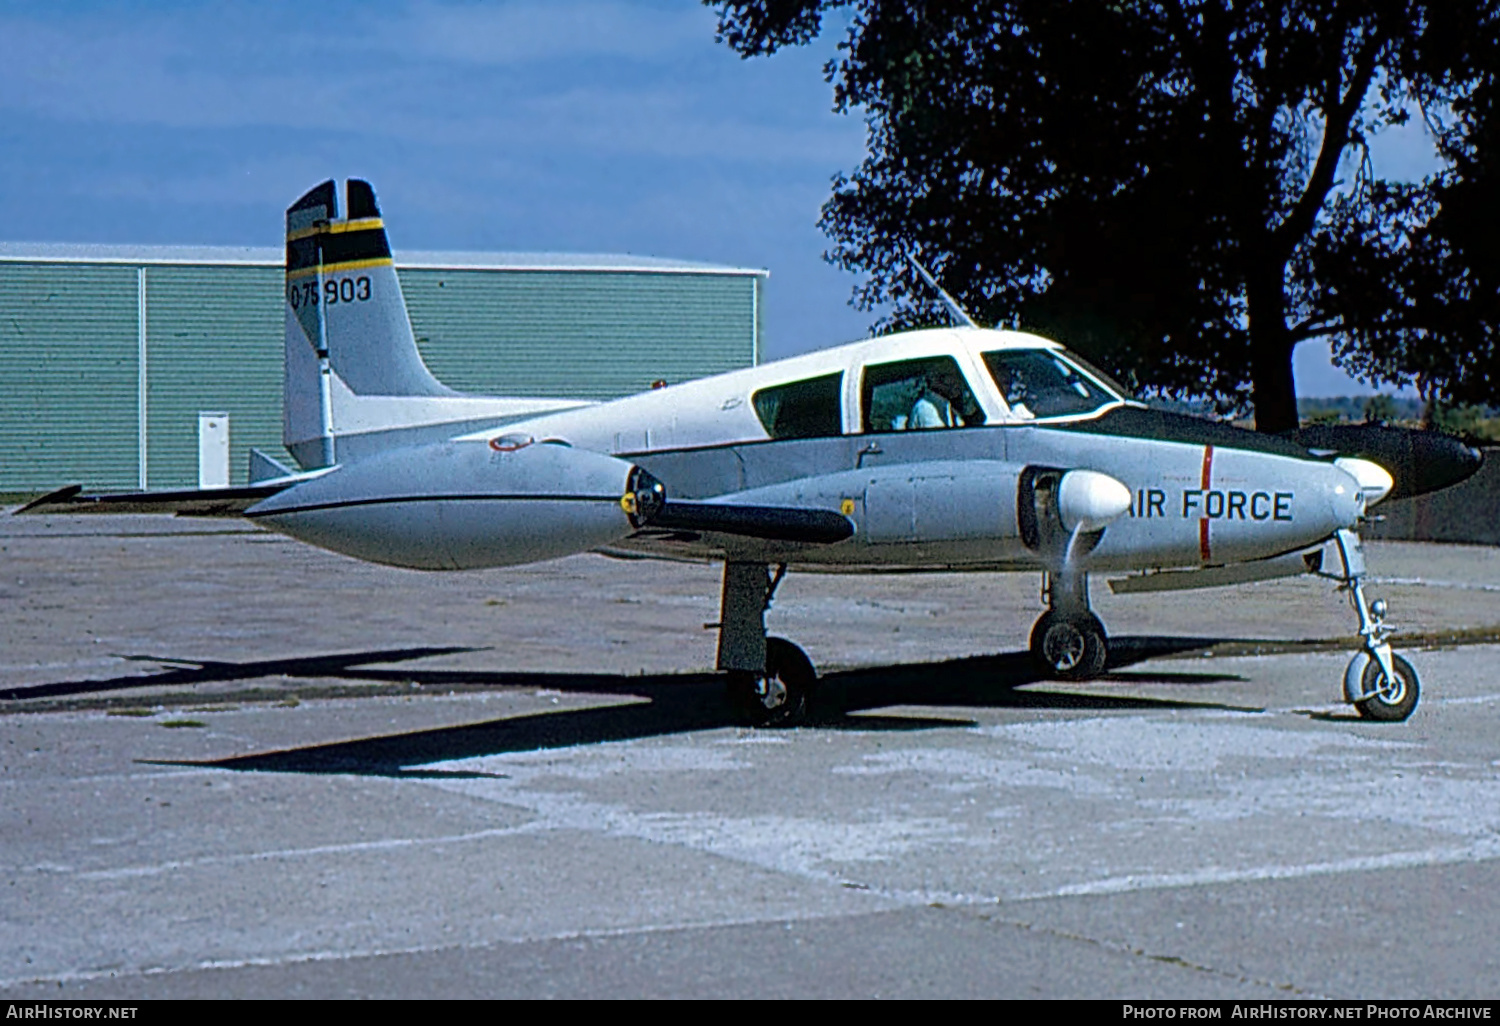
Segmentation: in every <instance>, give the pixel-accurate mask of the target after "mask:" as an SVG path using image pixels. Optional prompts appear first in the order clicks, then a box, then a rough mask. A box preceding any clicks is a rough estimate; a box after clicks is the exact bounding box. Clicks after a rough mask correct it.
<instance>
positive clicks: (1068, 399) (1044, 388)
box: [984, 349, 1120, 420]
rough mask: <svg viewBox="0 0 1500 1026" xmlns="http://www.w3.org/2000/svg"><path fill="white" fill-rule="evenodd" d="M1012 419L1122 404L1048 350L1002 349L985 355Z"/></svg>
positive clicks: (1071, 413) (1070, 414)
mask: <svg viewBox="0 0 1500 1026" xmlns="http://www.w3.org/2000/svg"><path fill="white" fill-rule="evenodd" d="M984 365H985V366H986V367H988V368H989V371H990V374H991V376H993V377H994V379H995V384H996V386H998V387H999V389H1000V394H1001V395H1002V396H1004V397H1005V402H1006V405H1008V406H1009V407H1010V412H1011V416H1013V417H1016V418H1018V419H1021V420H1032V419H1034V418H1037V417H1076V416H1079V415H1081V414H1086V413H1093V412H1094V411H1095V410H1097V409H1100V408H1101V407H1103V406H1107V405H1108V404H1110V403H1113V402H1119V399H1120V397H1119V396H1116V395H1112V394H1110V393H1109V392H1106V391H1105V390H1104V389H1103V388H1102V387H1101V386H1100V385H1099V384H1098V383H1097V382H1095V381H1093V380H1092V379H1090V378H1089V377H1087V376H1086V375H1085V374H1084V373H1083V372H1082V371H1080V370H1079V369H1078V368H1077V367H1074V366H1073V365H1072V364H1070V363H1069V362H1068V361H1066V360H1064V359H1063V358H1062V357H1061V356H1059V355H1058V354H1057V353H1056V352H1053V351H1052V350H1048V349H1001V350H998V351H996V352H993V353H985V354H984Z"/></svg>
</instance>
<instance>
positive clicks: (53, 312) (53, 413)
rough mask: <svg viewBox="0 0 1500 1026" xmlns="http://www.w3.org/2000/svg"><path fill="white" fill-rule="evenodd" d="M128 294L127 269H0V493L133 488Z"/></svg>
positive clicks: (132, 314)
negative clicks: (80, 484)
mask: <svg viewBox="0 0 1500 1026" xmlns="http://www.w3.org/2000/svg"><path fill="white" fill-rule="evenodd" d="M136 288H137V280H136V269H135V268H134V267H111V266H73V267H68V268H67V269H66V270H65V271H60V270H59V269H58V268H57V267H56V266H41V265H34V264H0V396H3V401H0V491H31V490H37V489H42V488H49V487H56V486H58V485H64V484H69V483H71V482H74V481H83V480H87V481H89V482H90V483H91V484H92V483H95V482H97V483H98V485H99V487H101V488H134V487H135V486H136V484H137V480H136V448H137V440H138V438H139V435H138V434H137V430H136V409H137V404H136V386H137V379H136V340H137V335H138V331H137V315H136ZM194 430H195V431H196V430H197V428H196V426H195V427H194ZM193 473H194V480H195V482H196V479H197V468H196V465H195V467H194V471H193Z"/></svg>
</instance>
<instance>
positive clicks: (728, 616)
mask: <svg viewBox="0 0 1500 1026" xmlns="http://www.w3.org/2000/svg"><path fill="white" fill-rule="evenodd" d="M785 576H786V566H785V564H783V565H781V566H778V567H777V568H776V574H775V576H772V575H771V572H770V566H769V565H767V564H765V563H740V562H726V563H725V564H724V597H723V602H722V605H721V608H720V615H719V623H718V628H719V655H718V668H719V669H721V670H726V671H728V697H729V704H730V707H731V708H732V709H733V710H734V711H735V714H736V715H737V716H738V717H739V719H740V720H741V721H742V722H744V723H745V724H747V725H749V726H756V727H770V726H784V725H789V724H793V723H796V722H798V721H799V720H801V719H802V717H803V716H804V715H805V714H806V712H807V705H808V701H809V699H810V698H811V697H812V692H813V688H814V687H815V686H816V684H817V681H818V675H817V673H816V671H814V670H813V665H812V661H811V660H809V659H808V658H807V653H805V652H803V651H802V649H800V648H798V647H797V646H796V645H794V644H792V643H791V642H790V641H787V640H786V639H785V638H768V637H766V610H768V609H770V608H771V599H772V598H773V597H774V596H775V594H776V588H777V586H778V585H780V584H781V579H782V578H783V577H785Z"/></svg>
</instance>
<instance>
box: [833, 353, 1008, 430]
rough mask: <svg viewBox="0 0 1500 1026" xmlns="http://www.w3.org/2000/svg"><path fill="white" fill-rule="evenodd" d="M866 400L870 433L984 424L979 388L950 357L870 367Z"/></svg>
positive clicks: (863, 391) (864, 388)
mask: <svg viewBox="0 0 1500 1026" xmlns="http://www.w3.org/2000/svg"><path fill="white" fill-rule="evenodd" d="M861 402H862V403H863V406H864V429H865V431H867V432H880V431H920V430H925V429H927V428H955V427H965V426H969V425H974V424H982V423H984V413H983V411H981V410H980V408H979V403H978V402H977V401H976V400H975V398H974V392H973V390H972V389H970V388H969V383H968V382H967V381H965V380H964V376H963V374H962V372H960V371H959V369H958V364H957V363H956V362H955V361H954V359H953V357H951V356H932V357H928V358H926V359H923V360H902V361H901V362H900V363H881V364H875V365H873V366H870V367H866V368H865V377H864V381H863V383H862V388H861Z"/></svg>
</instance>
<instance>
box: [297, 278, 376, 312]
mask: <svg viewBox="0 0 1500 1026" xmlns="http://www.w3.org/2000/svg"><path fill="white" fill-rule="evenodd" d="M372 294H373V293H372V290H371V288H370V279H369V278H367V277H365V276H364V275H360V276H359V277H358V278H328V279H326V280H325V281H324V282H323V294H322V296H323V302H325V303H327V304H328V305H329V306H334V305H336V304H338V303H363V302H364V301H365V300H367V299H369V298H370V296H371V295H372ZM286 301H287V302H288V303H290V304H292V309H293V310H296V309H299V308H301V307H303V306H317V305H318V283H317V282H315V281H301V282H291V283H289V284H288V285H287V287H286Z"/></svg>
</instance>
